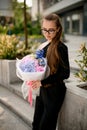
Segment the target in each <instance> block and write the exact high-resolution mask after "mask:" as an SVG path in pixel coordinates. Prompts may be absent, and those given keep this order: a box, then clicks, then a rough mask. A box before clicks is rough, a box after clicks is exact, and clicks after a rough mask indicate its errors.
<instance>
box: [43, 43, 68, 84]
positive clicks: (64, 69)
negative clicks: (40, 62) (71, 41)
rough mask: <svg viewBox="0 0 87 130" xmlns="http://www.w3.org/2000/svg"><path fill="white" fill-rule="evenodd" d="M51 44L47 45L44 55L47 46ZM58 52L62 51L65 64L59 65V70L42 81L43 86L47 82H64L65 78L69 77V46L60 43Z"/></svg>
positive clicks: (45, 49)
mask: <svg viewBox="0 0 87 130" xmlns="http://www.w3.org/2000/svg"><path fill="white" fill-rule="evenodd" d="M48 46H49V44H48V45H47V46H45V47H44V48H43V49H44V57H46V53H47V48H48ZM58 52H59V53H60V56H61V59H62V61H63V65H61V64H59V65H58V71H57V72H56V73H55V74H52V75H49V76H48V77H47V78H46V79H44V80H42V81H41V84H42V86H44V85H47V84H51V85H54V84H57V86H58V84H60V83H63V80H64V79H67V78H68V77H69V75H70V66H69V58H68V48H67V46H66V45H65V44H63V43H61V44H59V45H58Z"/></svg>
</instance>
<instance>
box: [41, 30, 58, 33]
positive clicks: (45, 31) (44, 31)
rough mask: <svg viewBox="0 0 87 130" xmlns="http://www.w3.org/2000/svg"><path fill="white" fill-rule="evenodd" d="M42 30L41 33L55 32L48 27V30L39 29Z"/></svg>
mask: <svg viewBox="0 0 87 130" xmlns="http://www.w3.org/2000/svg"><path fill="white" fill-rule="evenodd" d="M41 30H42V33H47V32H48V33H49V34H53V33H55V31H56V30H54V29H49V30H46V29H41Z"/></svg>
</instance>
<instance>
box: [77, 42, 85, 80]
mask: <svg viewBox="0 0 87 130" xmlns="http://www.w3.org/2000/svg"><path fill="white" fill-rule="evenodd" d="M78 57H80V59H79V60H75V62H76V63H77V65H78V66H79V68H80V70H79V72H77V73H75V76H76V77H78V78H79V79H80V80H81V81H84V82H86V81H87V48H86V44H85V43H84V44H81V47H80V50H79V55H78Z"/></svg>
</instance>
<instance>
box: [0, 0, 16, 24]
mask: <svg viewBox="0 0 87 130" xmlns="http://www.w3.org/2000/svg"><path fill="white" fill-rule="evenodd" d="M13 15H14V14H13V11H12V0H0V25H2V26H4V25H5V24H6V23H7V24H9V23H10V22H11V21H12V17H13Z"/></svg>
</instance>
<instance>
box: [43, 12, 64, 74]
mask: <svg viewBox="0 0 87 130" xmlns="http://www.w3.org/2000/svg"><path fill="white" fill-rule="evenodd" d="M44 19H46V20H48V21H53V22H55V25H56V27H57V28H58V32H57V33H56V36H55V37H54V39H52V41H51V43H50V45H49V47H48V50H47V60H48V65H49V67H50V71H51V74H53V73H56V71H57V69H58V64H59V62H60V60H61V58H60V55H59V53H58V45H59V44H60V43H61V42H60V40H61V36H62V25H61V22H60V18H59V16H58V15H57V14H49V15H47V16H45V17H44Z"/></svg>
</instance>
